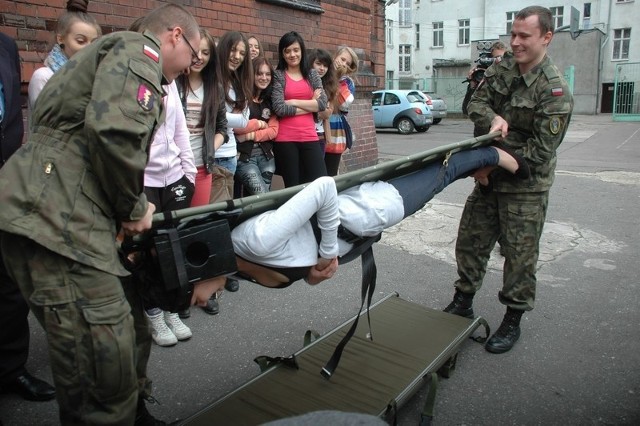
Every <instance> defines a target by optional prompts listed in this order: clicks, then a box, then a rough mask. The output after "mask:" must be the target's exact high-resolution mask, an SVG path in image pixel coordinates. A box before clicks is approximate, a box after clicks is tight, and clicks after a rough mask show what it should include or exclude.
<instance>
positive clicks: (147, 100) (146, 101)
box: [138, 84, 155, 111]
mask: <svg viewBox="0 0 640 426" xmlns="http://www.w3.org/2000/svg"><path fill="white" fill-rule="evenodd" d="M154 101H155V97H154V95H153V92H151V90H149V88H148V87H147V86H145V85H144V84H141V85H140V86H139V87H138V104H139V105H140V106H141V107H142V109H143V110H145V111H151V110H152V109H153V102H154Z"/></svg>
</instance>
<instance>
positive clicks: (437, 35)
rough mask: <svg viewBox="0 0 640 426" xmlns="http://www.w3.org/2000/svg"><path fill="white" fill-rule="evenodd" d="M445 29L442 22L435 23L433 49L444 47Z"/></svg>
mask: <svg viewBox="0 0 640 426" xmlns="http://www.w3.org/2000/svg"><path fill="white" fill-rule="evenodd" d="M443 37H444V27H443V24H442V22H434V23H433V47H444V38H443Z"/></svg>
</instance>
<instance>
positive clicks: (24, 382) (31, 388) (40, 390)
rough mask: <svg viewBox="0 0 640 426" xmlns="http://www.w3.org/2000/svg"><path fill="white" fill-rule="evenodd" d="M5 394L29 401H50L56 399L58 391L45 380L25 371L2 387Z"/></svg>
mask: <svg viewBox="0 0 640 426" xmlns="http://www.w3.org/2000/svg"><path fill="white" fill-rule="evenodd" d="M2 391H3V392H4V393H15V394H18V395H20V396H21V397H22V398H24V399H26V400H27V401H49V400H52V399H53V398H55V397H56V389H55V388H54V387H53V386H51V385H50V384H49V383H47V382H45V381H44V380H40V379H38V378H37V377H33V376H32V375H31V374H29V372H27V371H25V372H24V373H23V374H21V375H19V376H18V377H16V378H15V379H13V380H12V381H10V382H8V383H6V384H4V385H3V386H2Z"/></svg>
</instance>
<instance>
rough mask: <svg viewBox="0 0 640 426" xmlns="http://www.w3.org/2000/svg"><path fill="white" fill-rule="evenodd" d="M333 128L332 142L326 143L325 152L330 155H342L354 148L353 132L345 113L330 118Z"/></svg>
mask: <svg viewBox="0 0 640 426" xmlns="http://www.w3.org/2000/svg"><path fill="white" fill-rule="evenodd" d="M329 125H330V128H331V132H330V136H331V137H330V140H327V141H326V144H325V152H328V153H330V154H342V153H343V152H344V151H345V150H346V149H351V147H352V146H353V132H352V130H351V126H350V125H349V122H348V121H347V117H345V115H344V114H343V113H340V114H333V115H331V117H329Z"/></svg>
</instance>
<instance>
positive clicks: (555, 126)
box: [549, 115, 562, 135]
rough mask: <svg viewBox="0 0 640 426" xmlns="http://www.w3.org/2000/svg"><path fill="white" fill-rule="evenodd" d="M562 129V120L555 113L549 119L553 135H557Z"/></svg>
mask: <svg viewBox="0 0 640 426" xmlns="http://www.w3.org/2000/svg"><path fill="white" fill-rule="evenodd" d="M561 129H562V120H561V119H560V117H558V116H557V115H554V116H553V117H551V119H550V120H549V131H550V132H551V134H552V135H557V134H558V133H560V130H561Z"/></svg>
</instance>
